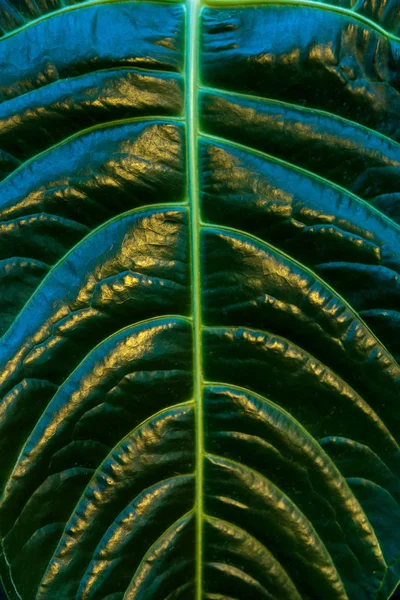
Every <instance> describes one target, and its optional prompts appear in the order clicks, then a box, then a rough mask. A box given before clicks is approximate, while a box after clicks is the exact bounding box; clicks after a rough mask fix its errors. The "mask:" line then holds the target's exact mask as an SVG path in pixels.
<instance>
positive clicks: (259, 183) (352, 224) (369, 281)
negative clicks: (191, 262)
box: [201, 141, 400, 356]
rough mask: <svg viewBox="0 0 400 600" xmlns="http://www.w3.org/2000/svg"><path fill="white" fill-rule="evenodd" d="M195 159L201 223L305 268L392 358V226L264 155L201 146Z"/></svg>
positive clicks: (395, 268) (395, 265) (225, 145)
mask: <svg viewBox="0 0 400 600" xmlns="http://www.w3.org/2000/svg"><path fill="white" fill-rule="evenodd" d="M201 157H202V166H203V171H202V173H203V174H202V183H203V186H202V213H203V217H204V218H205V220H207V221H210V222H212V223H219V224H221V225H229V226H231V227H235V228H237V229H241V230H245V231H248V232H251V233H252V234H254V235H256V236H258V237H259V238H262V239H263V240H265V241H267V242H270V243H272V244H274V245H275V246H277V247H278V248H280V249H282V250H283V251H285V252H287V253H288V254H290V255H291V256H294V257H296V258H297V259H298V260H301V261H302V263H303V264H305V265H309V266H310V267H311V268H312V269H313V270H314V271H315V272H317V273H318V274H320V275H321V276H322V278H323V279H324V280H325V281H327V282H328V283H330V284H331V285H332V286H333V287H334V289H335V290H337V291H338V292H339V293H340V294H342V296H343V297H344V298H345V299H346V300H347V301H348V302H349V303H350V304H351V306H353V307H354V308H355V310H357V311H359V313H360V314H361V316H363V317H364V318H365V320H366V321H367V323H368V324H369V325H370V326H371V327H372V329H373V331H376V333H377V334H378V337H379V338H380V339H381V340H382V341H383V343H385V344H386V345H387V346H388V348H389V349H390V350H391V351H392V352H394V353H395V354H396V356H397V355H398V343H397V336H396V335H393V330H395V329H396V328H397V327H398V321H399V312H398V308H399V305H400V288H399V272H400V264H399V255H400V230H399V227H398V225H397V224H395V223H394V222H393V221H391V220H389V219H387V218H386V217H384V216H383V215H382V214H381V213H379V212H377V211H376V210H374V209H373V208H371V207H370V206H369V205H368V204H366V203H365V202H363V201H362V200H361V199H360V198H357V197H356V196H353V195H352V194H351V193H349V192H346V191H345V190H344V189H340V188H337V187H335V186H333V185H331V184H330V183H329V182H327V181H323V180H320V179H318V178H316V177H314V176H313V175H312V174H311V173H305V172H303V171H301V170H299V169H297V168H295V167H293V166H292V165H289V164H287V163H283V162H281V161H278V160H276V159H274V158H272V157H269V156H267V155H259V154H254V153H252V152H251V151H248V150H246V148H242V147H236V146H235V145H233V144H230V143H229V142H218V143H216V142H209V141H207V142H206V141H203V142H202V145H201ZM370 311H372V312H370Z"/></svg>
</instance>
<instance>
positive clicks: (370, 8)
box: [326, 0, 400, 34]
mask: <svg viewBox="0 0 400 600" xmlns="http://www.w3.org/2000/svg"><path fill="white" fill-rule="evenodd" d="M326 4H328V6H329V4H332V5H334V6H340V7H342V6H343V7H345V8H350V9H352V10H354V11H355V12H357V13H359V14H360V15H363V16H365V17H367V18H368V19H371V20H372V21H375V22H376V23H377V24H379V25H381V26H382V27H384V28H385V29H386V30H388V31H393V33H397V34H399V33H400V13H399V10H398V8H399V7H398V4H397V0H380V1H379V2H374V0H361V2H356V3H355V4H354V3H352V2H351V1H349V0H330V1H329V2H326Z"/></svg>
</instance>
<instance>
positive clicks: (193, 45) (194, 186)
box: [186, 0, 204, 600]
mask: <svg viewBox="0 0 400 600" xmlns="http://www.w3.org/2000/svg"><path fill="white" fill-rule="evenodd" d="M199 9H200V0H186V123H187V170H188V181H189V186H188V187H189V203H190V240H191V260H192V318H193V388H194V400H195V429H196V463H195V465H196V498H195V502H196V506H195V508H196V599H197V600H201V598H202V580H203V456H204V427H203V401H202V383H203V382H202V353H201V328H202V324H201V302H200V298H201V282H200V244H199V229H200V210H199V190H198V151H197V136H198V114H197V111H198V107H197V102H198V100H197V98H198V46H199V44H198V30H199V12H200V10H199Z"/></svg>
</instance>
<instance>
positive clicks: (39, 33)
mask: <svg viewBox="0 0 400 600" xmlns="http://www.w3.org/2000/svg"><path fill="white" fill-rule="evenodd" d="M159 23H162V25H163V27H162V32H161V30H160V26H159ZM182 27H183V9H182V6H170V5H167V4H155V3H151V2H113V3H103V4H101V3H100V4H94V5H91V6H82V7H81V8H80V9H79V18H77V11H76V10H70V11H65V12H61V13H59V14H58V15H56V16H53V17H51V18H49V19H43V20H41V21H39V22H37V23H35V24H33V25H32V26H30V27H27V28H25V29H23V30H22V31H21V32H19V33H18V35H17V34H15V35H10V36H9V37H7V38H6V39H4V40H3V41H2V44H1V47H0V62H1V64H2V65H4V68H3V69H2V73H1V85H0V99H1V100H8V99H10V98H14V97H15V96H19V95H21V94H24V93H26V92H29V91H31V90H34V89H36V88H40V87H43V86H45V85H48V84H50V83H53V82H54V81H58V80H59V79H64V78H67V77H76V76H79V75H83V74H85V73H91V72H93V71H98V70H100V69H113V68H116V67H137V68H143V69H156V70H162V71H180V70H181V69H182V65H183V48H182V44H183V40H184V35H183V31H182ZM66 39H68V40H69V43H68V51H66V46H65V40H66ZM83 40H84V41H85V43H82V41H83ZM164 40H167V41H164Z"/></svg>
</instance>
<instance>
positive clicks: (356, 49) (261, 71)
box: [202, 6, 400, 139]
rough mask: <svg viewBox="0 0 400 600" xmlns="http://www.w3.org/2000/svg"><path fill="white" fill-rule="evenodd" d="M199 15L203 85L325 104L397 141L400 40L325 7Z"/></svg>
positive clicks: (249, 9)
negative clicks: (201, 27)
mask: <svg viewBox="0 0 400 600" xmlns="http://www.w3.org/2000/svg"><path fill="white" fill-rule="evenodd" d="M203 14H204V21H203V34H202V39H203V44H204V54H203V81H204V84H205V85H210V86H211V87H214V88H219V89H223V90H232V91H235V92H243V93H248V94H256V95H258V96H262V97H263V98H275V99H278V100H283V101H288V102H294V103H296V104H300V105H304V106H308V107H310V108H317V109H323V110H326V111H328V112H332V113H334V114H337V115H340V116H342V117H346V118H349V119H355V120H356V121H358V122H359V123H361V124H363V125H367V126H370V127H373V128H375V129H377V130H378V131H381V132H382V133H385V134H387V135H389V136H391V137H393V138H394V139H398V136H399V121H398V117H397V115H398V112H399V106H400V96H399V83H398V69H399V66H398V61H399V42H398V41H395V40H391V39H389V38H388V37H386V36H384V35H382V33H380V32H378V31H377V30H376V29H374V28H372V27H369V26H368V25H366V24H364V23H362V22H360V21H359V20H357V19H353V18H351V17H349V16H347V15H343V14H339V13H336V12H334V11H332V10H329V8H327V9H326V10H320V9H318V8H317V7H305V6H298V7H297V8H296V10H293V8H292V7H291V6H258V7H247V8H235V9H229V10H228V9H225V10H224V9H222V10H218V9H208V10H205V11H204V13H203ZM304 24H306V26H304ZM282 31H284V32H285V35H282Z"/></svg>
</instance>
